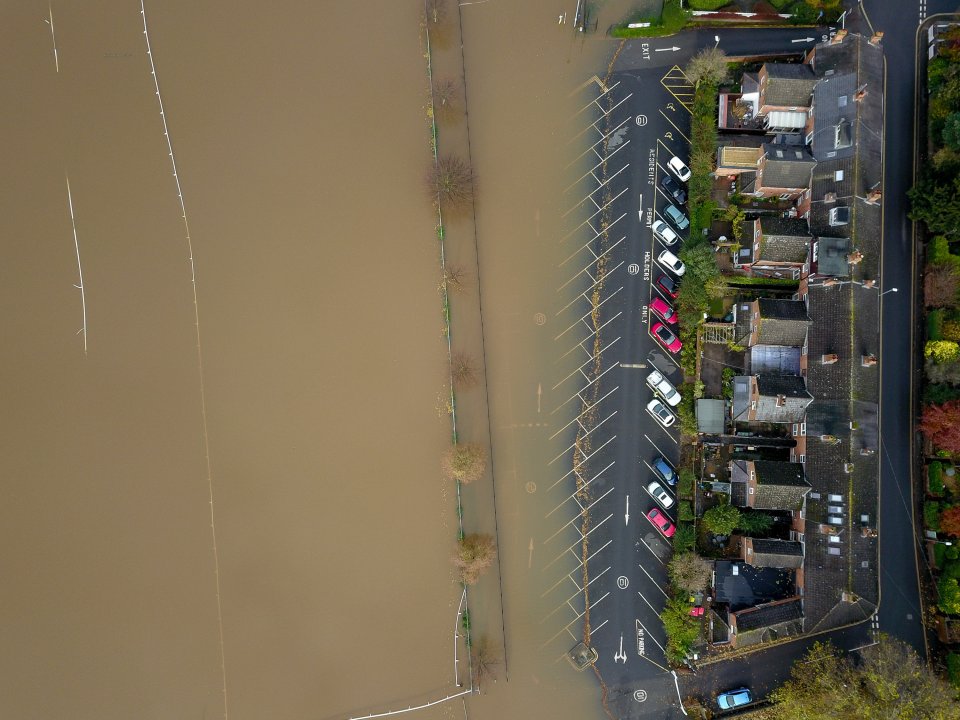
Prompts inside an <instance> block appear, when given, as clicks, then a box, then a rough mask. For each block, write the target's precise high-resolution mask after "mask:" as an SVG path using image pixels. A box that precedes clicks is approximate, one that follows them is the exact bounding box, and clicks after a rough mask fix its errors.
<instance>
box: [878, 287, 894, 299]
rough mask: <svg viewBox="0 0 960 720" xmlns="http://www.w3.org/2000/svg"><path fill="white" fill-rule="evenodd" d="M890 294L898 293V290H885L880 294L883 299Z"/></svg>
mask: <svg viewBox="0 0 960 720" xmlns="http://www.w3.org/2000/svg"><path fill="white" fill-rule="evenodd" d="M888 292H897V289H896V288H890V289H889V290H884V291H883V292H882V293H880V297H883V296H884V295H886V294H887V293H888Z"/></svg>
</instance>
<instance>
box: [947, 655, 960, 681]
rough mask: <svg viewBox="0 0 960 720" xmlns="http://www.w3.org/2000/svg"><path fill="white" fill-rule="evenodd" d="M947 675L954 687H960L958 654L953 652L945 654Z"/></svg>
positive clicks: (959, 659)
mask: <svg viewBox="0 0 960 720" xmlns="http://www.w3.org/2000/svg"><path fill="white" fill-rule="evenodd" d="M947 677H948V678H949V679H950V682H951V684H952V685H953V686H954V687H955V688H960V655H958V654H957V653H955V652H952V653H948V654H947Z"/></svg>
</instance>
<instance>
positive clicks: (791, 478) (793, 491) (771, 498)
mask: <svg viewBox="0 0 960 720" xmlns="http://www.w3.org/2000/svg"><path fill="white" fill-rule="evenodd" d="M754 468H755V470H756V473H757V478H756V481H757V490H756V492H755V493H754V496H753V504H752V506H753V507H755V508H759V509H763V510H799V509H800V508H802V507H803V498H804V497H805V496H806V494H807V493H808V492H810V483H808V482H807V479H806V477H804V469H803V465H801V464H800V463H792V462H779V461H775V460H758V461H756V462H755V463H754Z"/></svg>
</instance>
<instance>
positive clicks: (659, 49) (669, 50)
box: [653, 38, 813, 52]
mask: <svg viewBox="0 0 960 720" xmlns="http://www.w3.org/2000/svg"><path fill="white" fill-rule="evenodd" d="M810 39H811V40H812V39H813V38H810ZM679 49H680V48H678V47H676V46H674V47H668V48H654V50H653V51H654V52H676V51H677V50H679Z"/></svg>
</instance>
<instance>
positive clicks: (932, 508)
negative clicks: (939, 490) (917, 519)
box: [923, 500, 940, 530]
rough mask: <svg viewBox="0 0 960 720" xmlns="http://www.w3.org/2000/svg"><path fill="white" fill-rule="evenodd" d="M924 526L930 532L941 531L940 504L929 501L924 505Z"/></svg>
mask: <svg viewBox="0 0 960 720" xmlns="http://www.w3.org/2000/svg"><path fill="white" fill-rule="evenodd" d="M923 524H924V526H925V527H927V528H929V529H930V530H939V529H940V503H938V502H937V501H936V500H927V501H926V502H925V503H924V504H923Z"/></svg>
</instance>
